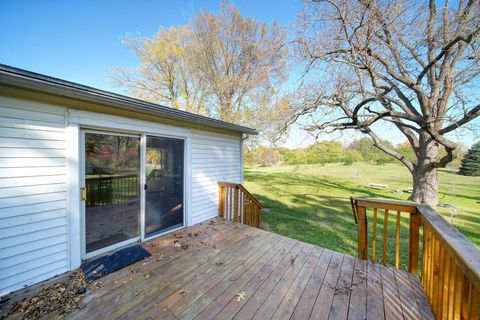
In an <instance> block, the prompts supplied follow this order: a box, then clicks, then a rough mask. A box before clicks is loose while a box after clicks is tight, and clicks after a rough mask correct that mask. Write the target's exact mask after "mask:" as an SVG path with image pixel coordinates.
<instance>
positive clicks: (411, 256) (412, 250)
mask: <svg viewBox="0 0 480 320" xmlns="http://www.w3.org/2000/svg"><path fill="white" fill-rule="evenodd" d="M419 230H420V215H419V214H418V213H417V212H415V213H411V214H410V236H409V244H408V272H410V273H413V274H418V248H419V241H420V240H419Z"/></svg>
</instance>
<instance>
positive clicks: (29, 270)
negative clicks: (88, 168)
mask: <svg viewBox="0 0 480 320" xmlns="http://www.w3.org/2000/svg"><path fill="white" fill-rule="evenodd" d="M68 113H69V114H70V118H69V119H68V122H69V123H70V126H71V125H72V124H73V125H78V126H79V127H81V126H89V127H102V128H108V129H111V130H115V131H124V130H126V131H130V132H145V133H146V134H153V135H159V136H162V135H165V136H178V137H182V138H184V139H186V142H187V143H186V148H187V152H186V160H187V163H186V164H185V165H186V182H185V183H186V184H185V189H186V190H185V191H186V207H187V211H188V212H187V213H188V215H189V216H188V217H187V219H186V223H187V224H188V225H191V224H195V223H198V222H201V221H203V220H206V219H209V218H212V217H215V216H217V214H218V186H217V182H218V181H230V182H242V181H241V180H242V170H241V167H242V160H241V156H242V154H241V142H240V141H241V138H240V135H238V136H233V135H227V134H220V133H212V132H210V131H203V130H197V129H189V128H180V127H174V126H170V125H164V124H159V123H155V122H148V121H140V120H133V119H129V118H125V117H119V116H112V115H106V114H97V113H93V112H87V111H80V110H74V109H69V110H68ZM66 114H67V110H66V109H65V108H62V107H59V106H55V105H50V104H44V103H41V102H34V101H30V100H22V99H14V98H8V97H0V295H1V294H2V293H6V292H11V291H15V290H18V289H20V288H22V287H24V286H28V285H32V284H35V283H37V282H40V281H43V280H45V279H48V278H50V277H52V276H55V275H57V274H60V273H63V272H66V271H68V270H69V267H75V266H77V264H76V260H78V262H79V261H80V249H79V248H80V245H79V244H78V245H77V247H78V248H77V247H75V243H74V241H72V240H71V239H72V238H71V236H72V235H73V236H74V235H79V234H80V226H79V224H78V223H77V224H75V223H72V221H73V222H75V221H76V220H79V217H77V216H75V215H78V216H79V215H80V213H78V212H77V213H76V211H74V210H72V209H71V208H72V207H74V206H78V200H77V199H78V198H79V196H78V195H76V196H72V194H74V193H70V197H71V199H72V201H70V202H69V201H68V199H67V198H68V197H69V196H68V195H69V192H71V190H77V191H78V187H79V185H78V181H77V180H76V179H78V178H79V177H78V174H77V173H75V172H74V175H77V176H71V177H70V179H71V180H70V183H68V176H69V175H72V163H71V162H67V160H68V159H67V154H69V156H70V157H71V159H73V158H77V157H73V154H71V153H67V150H69V149H68V148H71V143H70V142H69V144H68V145H67V137H66V131H67V130H66V129H65V123H66ZM77 128H78V127H77ZM75 134H76V135H78V132H77V133H75ZM68 141H70V140H68ZM70 151H71V152H73V153H75V150H73V151H72V150H70ZM75 156H78V155H76V154H75ZM78 158H81V156H79V157H78ZM67 163H68V165H67ZM76 165H77V166H78V163H77V164H76ZM69 170H70V171H69ZM73 171H75V170H73ZM69 208H70V209H69ZM77 211H78V210H77ZM68 212H70V215H69V214H68ZM79 241H80V240H79ZM69 242H70V243H69ZM72 244H73V247H74V248H73V249H72V246H71V245H72ZM69 245H70V246H69ZM75 248H76V249H75Z"/></svg>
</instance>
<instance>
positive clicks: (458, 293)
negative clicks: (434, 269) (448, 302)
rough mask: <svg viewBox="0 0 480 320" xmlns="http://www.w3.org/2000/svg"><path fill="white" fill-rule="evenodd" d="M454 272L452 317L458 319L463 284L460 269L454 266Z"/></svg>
mask: <svg viewBox="0 0 480 320" xmlns="http://www.w3.org/2000/svg"><path fill="white" fill-rule="evenodd" d="M455 269H456V272H455V304H454V311H453V317H454V319H460V315H461V312H462V310H461V309H462V299H463V296H462V293H463V292H462V291H463V290H462V282H463V274H462V267H461V266H458V265H457V266H456V268H455Z"/></svg>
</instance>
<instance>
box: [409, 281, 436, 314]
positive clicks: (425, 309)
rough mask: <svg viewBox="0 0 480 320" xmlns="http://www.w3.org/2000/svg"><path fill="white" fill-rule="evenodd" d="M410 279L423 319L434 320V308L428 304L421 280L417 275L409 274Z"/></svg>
mask: <svg viewBox="0 0 480 320" xmlns="http://www.w3.org/2000/svg"><path fill="white" fill-rule="evenodd" d="M408 279H409V280H410V285H411V286H412V290H413V293H414V294H415V299H416V300H417V305H418V307H419V309H420V314H421V315H422V319H424V320H434V319H435V316H434V315H433V312H432V308H431V307H430V305H429V304H428V300H427V297H426V296H425V293H424V292H423V289H422V285H421V284H420V280H419V279H418V277H417V276H416V275H413V274H409V275H408Z"/></svg>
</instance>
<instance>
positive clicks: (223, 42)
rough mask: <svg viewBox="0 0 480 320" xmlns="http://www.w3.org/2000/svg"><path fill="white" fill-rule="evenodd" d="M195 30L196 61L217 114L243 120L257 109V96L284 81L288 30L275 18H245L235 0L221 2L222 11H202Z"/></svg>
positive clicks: (234, 119)
mask: <svg viewBox="0 0 480 320" xmlns="http://www.w3.org/2000/svg"><path fill="white" fill-rule="evenodd" d="M191 29H192V33H193V39H194V42H195V44H196V45H195V49H196V53H195V61H192V62H193V63H195V65H196V66H197V70H199V75H200V77H201V78H202V79H203V80H204V81H205V82H206V83H207V84H208V87H209V90H210V95H209V97H210V102H211V104H212V105H213V106H215V109H216V112H215V114H216V116H217V117H218V118H219V119H222V120H227V121H234V122H239V121H241V119H242V118H243V115H244V114H246V113H248V112H249V110H252V109H256V108H257V104H258V101H256V97H258V96H263V93H264V92H269V91H271V90H272V88H273V89H275V88H276V86H278V85H279V84H280V83H281V82H283V81H284V80H285V66H286V54H287V49H286V46H284V44H285V34H284V33H283V32H282V30H281V29H280V28H279V27H278V26H277V25H276V23H272V25H270V26H268V25H267V24H265V23H259V22H257V21H255V20H253V19H251V18H244V17H242V15H241V14H240V11H239V10H238V9H237V8H236V7H235V6H234V5H232V4H231V3H228V2H222V4H221V10H220V13H219V15H215V14H212V13H209V12H201V13H199V14H198V15H197V16H196V17H195V19H194V21H193V23H192V26H191Z"/></svg>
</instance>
